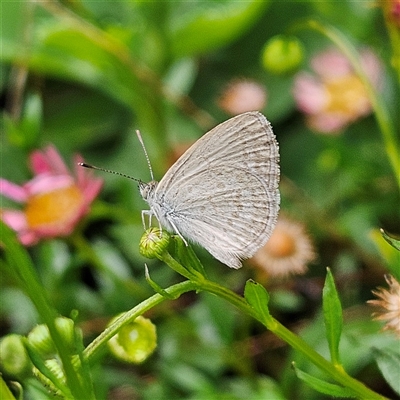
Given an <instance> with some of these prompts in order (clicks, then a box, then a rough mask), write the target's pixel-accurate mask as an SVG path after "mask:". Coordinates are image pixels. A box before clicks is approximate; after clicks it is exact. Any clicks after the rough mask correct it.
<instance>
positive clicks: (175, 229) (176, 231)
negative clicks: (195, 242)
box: [168, 220, 188, 246]
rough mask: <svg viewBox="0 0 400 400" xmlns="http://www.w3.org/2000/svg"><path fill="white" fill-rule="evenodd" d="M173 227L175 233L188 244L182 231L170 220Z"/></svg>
mask: <svg viewBox="0 0 400 400" xmlns="http://www.w3.org/2000/svg"><path fill="white" fill-rule="evenodd" d="M168 222H169V223H170V224H171V225H172V227H173V228H174V231H175V233H176V234H177V235H178V236H179V237H180V238H181V239H182V240H183V243H185V245H186V246H188V242H187V241H186V239H185V238H184V237H183V236H182V235H181V233H180V232H179V231H178V228H177V227H176V225H175V224H174V223H173V221H171V220H169V221H168Z"/></svg>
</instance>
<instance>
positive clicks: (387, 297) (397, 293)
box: [367, 275, 400, 337]
mask: <svg viewBox="0 0 400 400" xmlns="http://www.w3.org/2000/svg"><path fill="white" fill-rule="evenodd" d="M385 280H386V282H387V284H388V285H389V289H385V288H382V287H380V288H378V289H377V290H373V291H372V293H373V294H374V295H375V296H376V297H378V299H376V300H368V302H367V303H368V304H371V305H373V306H375V307H379V308H380V310H379V311H376V312H375V313H373V314H372V315H373V317H374V319H375V320H377V321H386V324H385V326H384V327H383V330H389V331H393V332H394V333H396V335H397V336H399V337H400V284H399V282H397V280H396V279H395V278H393V276H391V275H385Z"/></svg>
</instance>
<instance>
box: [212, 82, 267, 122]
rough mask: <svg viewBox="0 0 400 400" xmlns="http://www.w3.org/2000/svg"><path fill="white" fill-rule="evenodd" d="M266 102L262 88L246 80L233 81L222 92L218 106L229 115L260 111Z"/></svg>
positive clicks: (265, 95) (264, 91)
mask: <svg viewBox="0 0 400 400" xmlns="http://www.w3.org/2000/svg"><path fill="white" fill-rule="evenodd" d="M266 102H267V92H266V90H265V88H264V86H262V85H260V84H259V83H257V82H255V81H251V80H247V79H243V80H239V79H235V80H233V81H232V82H230V83H229V84H228V85H227V87H226V88H225V89H224V90H223V92H222V94H221V96H220V97H219V99H218V106H219V107H220V108H221V109H222V110H224V111H225V112H226V113H228V114H230V115H238V114H242V113H244V112H247V111H260V110H262V109H263V108H264V107H265V104H266Z"/></svg>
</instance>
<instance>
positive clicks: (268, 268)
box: [250, 216, 315, 278]
mask: <svg viewBox="0 0 400 400" xmlns="http://www.w3.org/2000/svg"><path fill="white" fill-rule="evenodd" d="M314 259H315V251H314V246H313V243H312V241H311V238H310V237H309V235H308V234H307V233H306V230H305V227H304V225H303V224H301V223H299V222H295V221H292V220H289V219H288V218H286V217H282V216H280V217H279V218H278V221H277V224H276V226H275V229H274V231H273V232H272V235H271V238H270V239H269V241H268V242H267V243H266V245H265V246H264V247H262V248H261V249H260V250H258V251H257V253H256V254H255V255H254V256H253V257H252V258H251V259H250V262H251V264H253V266H254V267H256V268H257V269H258V270H259V272H261V273H262V275H266V276H269V277H278V278H282V277H286V276H288V275H290V274H304V273H305V272H306V271H307V264H308V263H310V262H311V261H313V260H314Z"/></svg>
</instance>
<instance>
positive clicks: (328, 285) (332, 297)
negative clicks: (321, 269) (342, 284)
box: [322, 268, 343, 364]
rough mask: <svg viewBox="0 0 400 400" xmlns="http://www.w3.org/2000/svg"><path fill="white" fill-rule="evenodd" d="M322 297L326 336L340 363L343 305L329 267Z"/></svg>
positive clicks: (336, 362)
mask: <svg viewBox="0 0 400 400" xmlns="http://www.w3.org/2000/svg"><path fill="white" fill-rule="evenodd" d="M322 298H323V312H324V321H325V329H326V338H327V340H328V344H329V351H330V354H331V360H332V362H333V363H334V364H340V360H339V342H340V336H341V334H342V328H343V315H342V305H341V303H340V299H339V296H338V293H337V290H336V286H335V282H334V280H333V276H332V273H331V271H330V269H329V268H328V269H327V275H326V280H325V285H324V289H323V291H322Z"/></svg>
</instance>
